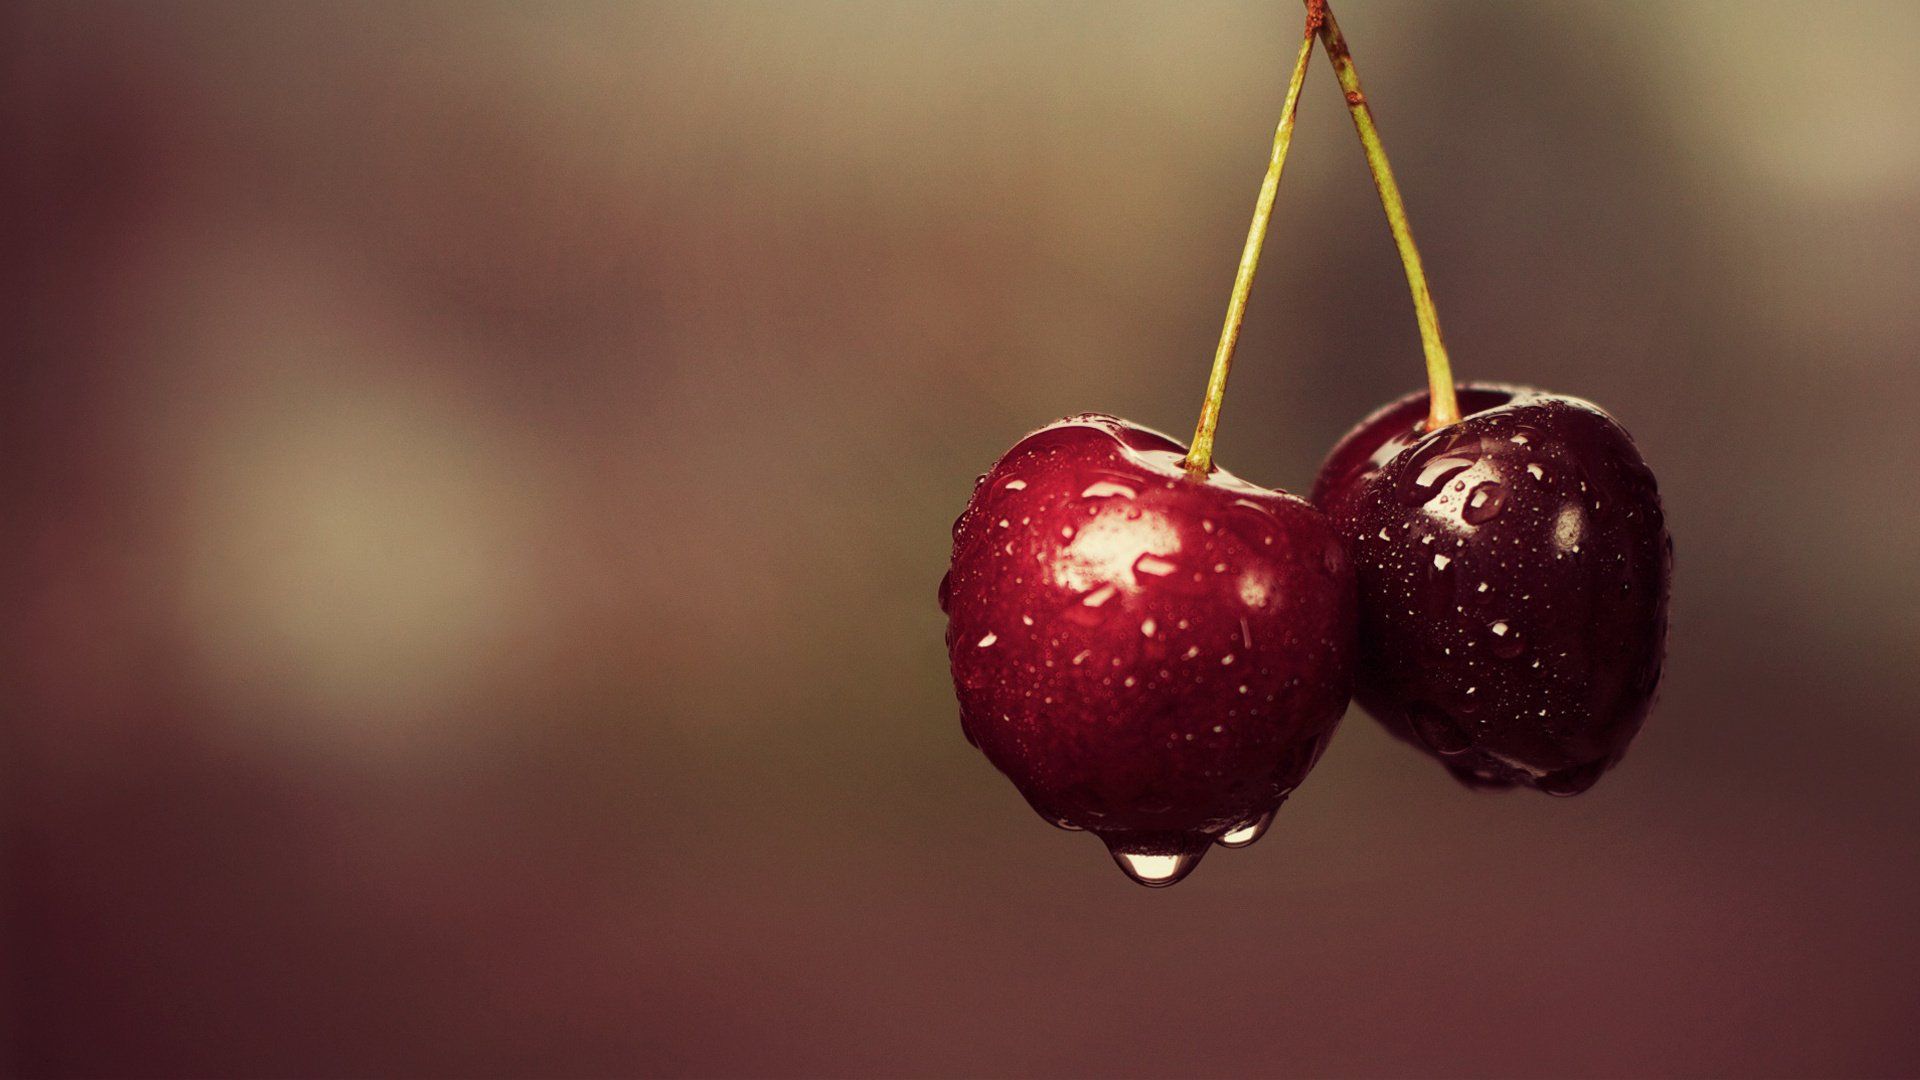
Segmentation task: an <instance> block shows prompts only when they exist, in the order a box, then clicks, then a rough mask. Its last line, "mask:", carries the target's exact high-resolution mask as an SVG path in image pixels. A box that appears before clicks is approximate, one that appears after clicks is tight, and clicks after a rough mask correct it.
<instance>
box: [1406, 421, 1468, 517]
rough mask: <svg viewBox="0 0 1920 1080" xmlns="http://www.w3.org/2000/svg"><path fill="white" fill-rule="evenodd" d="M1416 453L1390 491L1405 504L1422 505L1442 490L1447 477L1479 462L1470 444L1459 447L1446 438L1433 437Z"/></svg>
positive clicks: (1449, 478)
mask: <svg viewBox="0 0 1920 1080" xmlns="http://www.w3.org/2000/svg"><path fill="white" fill-rule="evenodd" d="M1417 453H1418V457H1416V458H1415V460H1413V461H1412V462H1410V463H1409V464H1408V467H1407V468H1406V469H1405V470H1404V471H1403V472H1402V473H1401V477H1400V483H1399V485H1398V486H1397V488H1396V490H1395V492H1394V494H1395V495H1396V496H1398V497H1399V499H1400V501H1401V502H1402V503H1404V504H1406V505H1408V506H1425V505H1426V504H1427V502H1428V501H1429V500H1431V499H1432V498H1433V497H1434V496H1436V495H1439V494H1440V493H1441V492H1442V491H1443V490H1444V488H1445V486H1446V484H1447V482H1448V481H1450V480H1452V479H1453V478H1454V477H1455V476H1457V475H1458V474H1459V473H1460V472H1462V471H1463V470H1466V469H1470V468H1472V467H1473V466H1474V465H1475V464H1477V463H1478V462H1479V457H1478V455H1477V454H1476V453H1475V449H1474V448H1473V447H1468V448H1460V447H1459V446H1457V444H1456V443H1455V441H1454V440H1452V439H1447V438H1440V439H1437V440H1435V441H1434V442H1433V443H1431V444H1430V445H1428V446H1427V447H1426V448H1425V449H1423V450H1420V451H1418V452H1417Z"/></svg>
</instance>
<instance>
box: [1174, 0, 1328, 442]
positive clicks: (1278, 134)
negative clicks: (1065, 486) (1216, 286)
mask: <svg viewBox="0 0 1920 1080" xmlns="http://www.w3.org/2000/svg"><path fill="white" fill-rule="evenodd" d="M1319 25H1320V19H1319V14H1318V12H1317V11H1315V10H1312V9H1311V7H1310V9H1309V11H1308V14H1307V30H1306V35H1305V38H1304V40H1302V41H1301V42H1300V55H1299V56H1298V57H1297V58H1296V59H1295V60H1294V62H1293V75H1292V76H1291V77H1290V78H1289V79H1288V80H1287V100H1286V103H1285V104H1284V105H1282V106H1281V107H1280V127H1279V129H1278V130H1276V131H1275V132H1274V133H1273V156H1272V157H1270V158H1269V159H1268V160H1267V175H1266V179H1264V180H1262V181H1261V182H1260V196H1259V198H1258V199H1256V200H1255V202H1254V206H1253V222H1252V224H1250V225H1248V226H1247V245H1246V247H1244V248H1242V249H1241V252H1240V269H1239V270H1238V272H1236V273H1235V274H1234V276H1233V292H1232V293H1231V294H1230V295H1229V296H1228V297H1227V320H1226V323H1225V324H1224V325H1223V326H1221V328H1220V344H1219V346H1218V347H1217V348H1215V349H1214V351H1213V373H1212V374H1211V375H1209V376H1208V377H1207V396H1206V400H1204V401H1203V402H1201V404H1200V423H1199V424H1198V425H1196V426H1195V427H1194V429H1193V445H1192V446H1191V447H1189V448H1188V450H1187V458H1186V468H1187V474H1188V475H1189V476H1192V477H1194V478H1195V479H1205V478H1206V476H1207V474H1208V473H1210V472H1212V471H1213V433H1214V429H1216V428H1217V427H1219V426H1220V403H1221V401H1222V400H1223V399H1225V397H1226V396H1227V372H1228V371H1229V370H1230V369H1232V367H1233V347H1234V346H1235V345H1237V344H1239V341H1240V324H1241V322H1243V321H1244V320H1245V319H1246V315H1247V294H1248V293H1249V292H1251V291H1252V290H1253V272H1254V269H1255V268H1256V267H1258V266H1259V265H1260V247H1261V245H1262V244H1264V243H1266V239H1267V222H1268V221H1270V220H1271V219H1272V218H1273V196H1274V193H1275V192H1277V191H1279V190H1280V170H1281V169H1282V168H1284V167H1285V166H1286V163H1287V147H1288V146H1289V145H1291V144H1292V142H1293V116H1294V113H1295V112H1296V111H1297V109H1298V107H1299V105H1300V87H1301V85H1302V84H1303V83H1305V82H1306V80H1307V61H1308V59H1309V58H1311V57H1312V56H1313V34H1314V31H1315V30H1316V29H1317V28H1318V27H1319Z"/></svg>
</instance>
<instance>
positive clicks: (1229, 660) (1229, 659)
mask: <svg viewBox="0 0 1920 1080" xmlns="http://www.w3.org/2000/svg"><path fill="white" fill-rule="evenodd" d="M1231 663H1233V654H1232V653H1228V654H1227V655H1225V656H1223V657H1221V658H1220V666H1221V667H1225V666H1227V665H1228V664H1231Z"/></svg>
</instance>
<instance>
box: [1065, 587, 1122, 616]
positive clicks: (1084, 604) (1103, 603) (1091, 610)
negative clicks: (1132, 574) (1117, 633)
mask: <svg viewBox="0 0 1920 1080" xmlns="http://www.w3.org/2000/svg"><path fill="white" fill-rule="evenodd" d="M1119 591H1120V590H1119V589H1118V588H1117V587H1115V586H1114V585H1113V584H1112V583H1108V584H1106V585H1102V586H1100V587H1099V588H1097V589H1095V590H1093V591H1092V592H1090V593H1087V594H1086V595H1085V596H1082V597H1081V598H1080V602H1079V603H1077V604H1070V605H1068V606H1067V610H1066V611H1064V612H1062V613H1061V617H1062V618H1064V619H1066V620H1067V621H1069V622H1074V623H1078V624H1080V625H1081V626H1098V625H1100V624H1101V623H1103V622H1105V621H1107V616H1108V615H1110V614H1112V612H1110V611H1109V610H1108V609H1107V601H1109V600H1112V599H1113V598H1114V596H1115V595H1116V594H1117V593H1119Z"/></svg>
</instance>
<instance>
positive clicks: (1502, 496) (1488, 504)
mask: <svg viewBox="0 0 1920 1080" xmlns="http://www.w3.org/2000/svg"><path fill="white" fill-rule="evenodd" d="M1506 504H1507V486H1506V485H1505V484H1502V483H1501V482H1500V481H1498V480H1486V481H1482V482H1481V483H1479V484H1478V485H1476V486H1475V487H1474V489H1473V491H1471V492H1470V493H1468V495H1467V497H1466V501H1465V504H1464V505H1462V506H1461V508H1460V518H1461V520H1463V521H1465V522H1466V523H1467V524H1469V525H1485V524H1486V523H1487V522H1489V521H1492V520H1493V519H1494V518H1495V517H1498V516H1499V514H1500V509H1501V507H1503V506H1505V505H1506Z"/></svg>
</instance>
